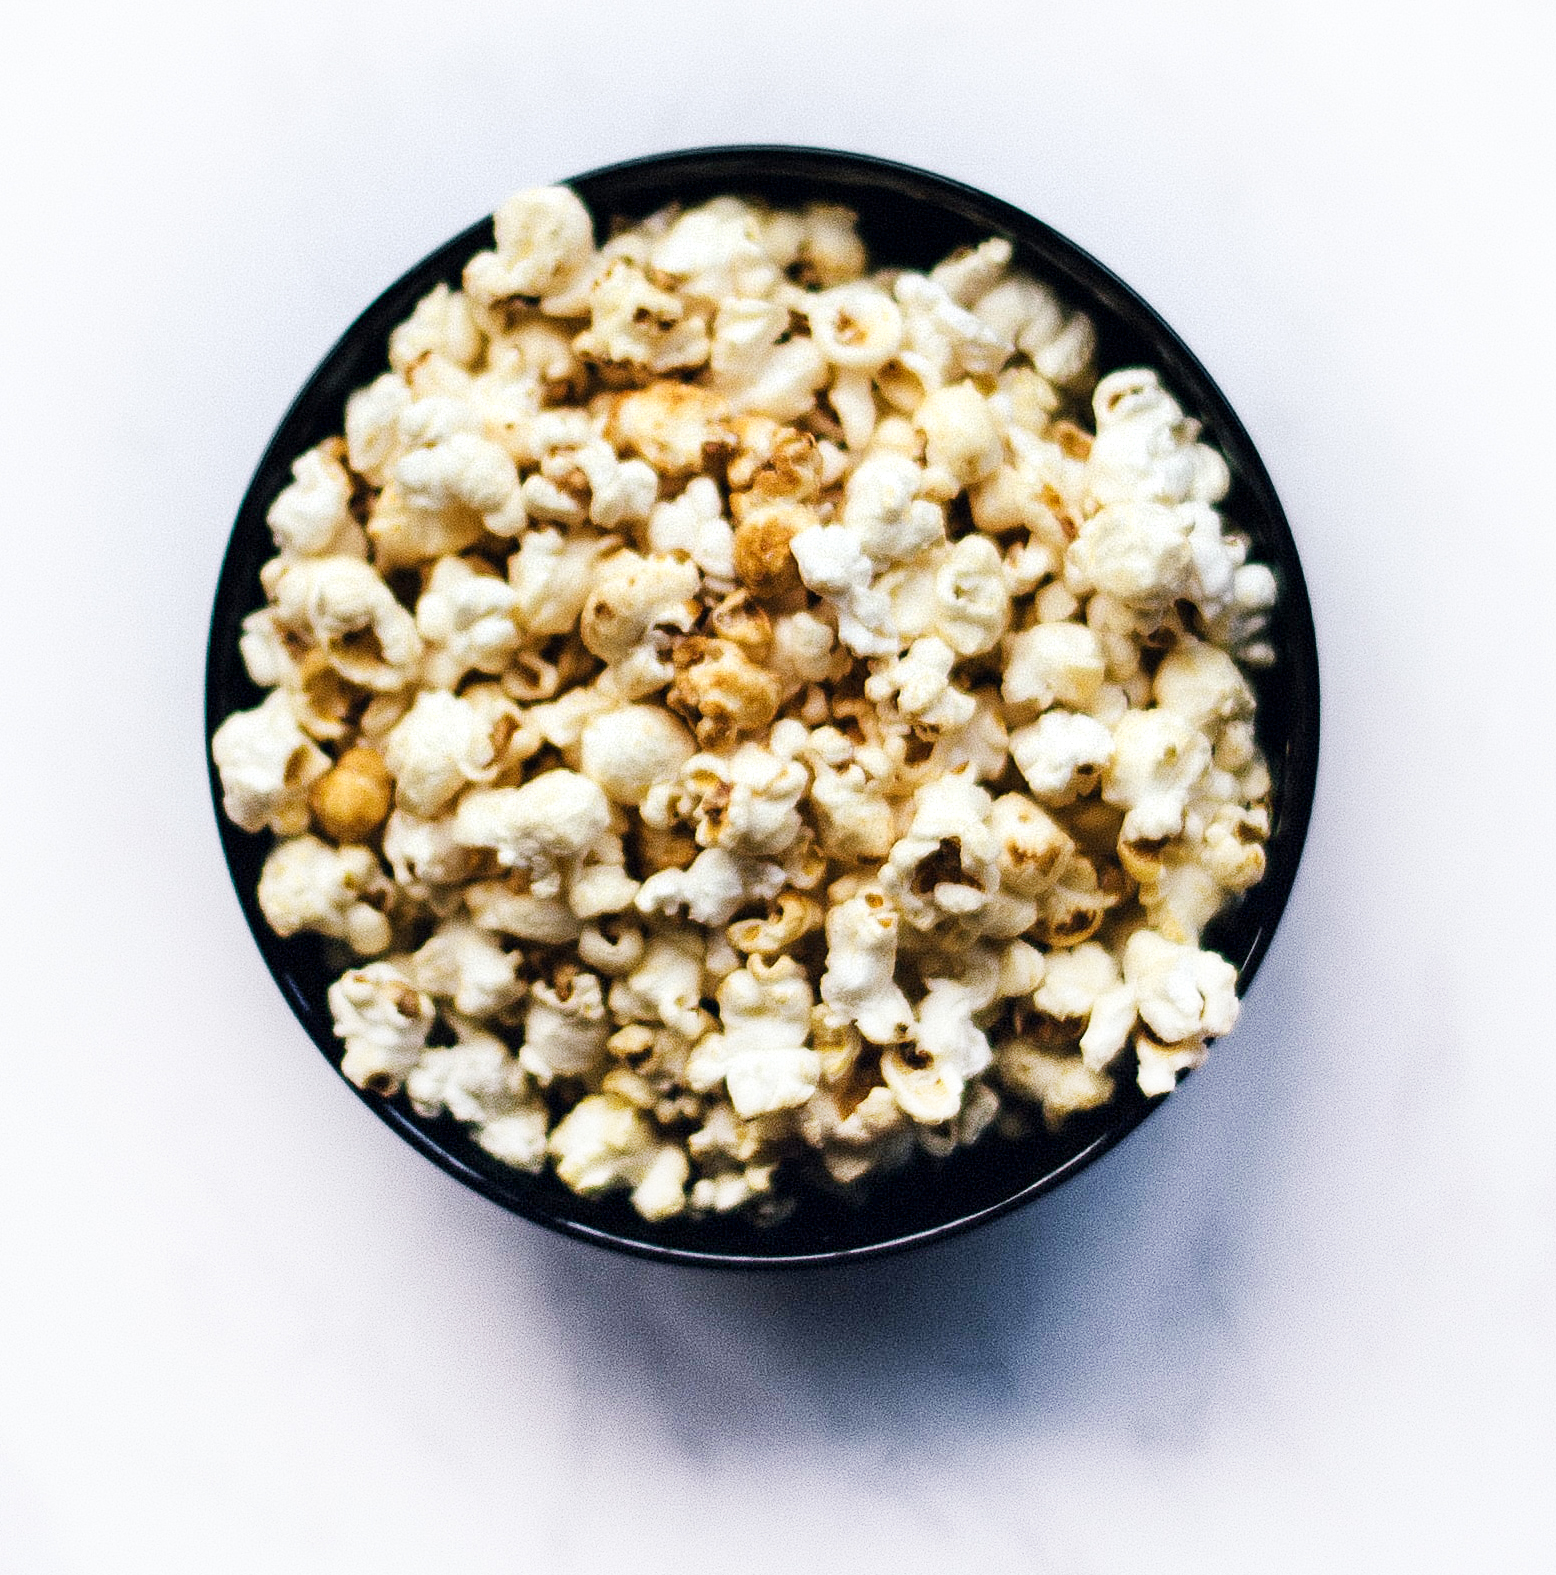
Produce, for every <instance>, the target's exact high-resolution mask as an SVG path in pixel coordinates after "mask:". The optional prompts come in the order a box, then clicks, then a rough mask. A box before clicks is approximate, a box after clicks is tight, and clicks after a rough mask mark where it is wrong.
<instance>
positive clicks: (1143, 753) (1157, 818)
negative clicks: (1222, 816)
mask: <svg viewBox="0 0 1556 1575" xmlns="http://www.w3.org/2000/svg"><path fill="white" fill-rule="evenodd" d="M1209 766H1210V743H1209V741H1208V740H1207V739H1206V737H1205V735H1204V734H1203V733H1201V732H1200V731H1199V730H1198V729H1197V728H1194V727H1191V726H1190V725H1189V724H1188V723H1187V722H1185V721H1184V720H1183V718H1182V717H1180V716H1179V715H1178V714H1177V713H1176V712H1174V711H1168V710H1165V709H1163V708H1162V707H1160V706H1156V707H1153V708H1152V709H1151V710H1149V711H1130V712H1128V713H1127V714H1126V715H1125V716H1124V717H1122V718H1121V719H1120V721H1119V723H1118V726H1117V727H1116V728H1114V730H1113V759H1112V761H1111V762H1110V763H1109V765H1108V767H1107V769H1106V770H1105V771H1104V773H1103V781H1102V796H1103V798H1104V799H1105V800H1106V801H1107V802H1108V803H1109V804H1116V805H1118V806H1119V807H1120V808H1121V809H1125V810H1127V811H1128V813H1127V814H1126V815H1125V816H1124V836H1125V837H1127V838H1128V839H1129V840H1131V841H1134V840H1136V839H1154V838H1159V837H1173V836H1176V835H1177V834H1178V833H1179V832H1180V831H1182V829H1183V815H1184V811H1185V809H1186V808H1187V807H1188V801H1189V795H1190V794H1191V793H1192V792H1193V791H1194V789H1195V787H1196V786H1197V785H1198V783H1199V781H1200V778H1201V777H1203V776H1204V774H1205V772H1206V770H1207V769H1208V768H1209Z"/></svg>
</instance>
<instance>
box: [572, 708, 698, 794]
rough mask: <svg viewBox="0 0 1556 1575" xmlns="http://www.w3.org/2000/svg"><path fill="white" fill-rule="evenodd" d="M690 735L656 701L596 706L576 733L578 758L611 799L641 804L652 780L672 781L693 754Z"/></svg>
mask: <svg viewBox="0 0 1556 1575" xmlns="http://www.w3.org/2000/svg"><path fill="white" fill-rule="evenodd" d="M696 752H697V745H696V742H695V741H694V740H693V738H692V735H691V734H690V733H689V732H688V731H687V730H686V727H685V725H684V724H683V723H681V722H680V721H679V720H678V719H677V718H675V717H674V716H672V715H671V714H670V713H669V712H668V711H666V710H664V709H663V708H662V707H660V706H656V705H626V706H619V707H617V708H616V709H615V710H611V711H604V712H601V714H600V715H598V716H596V717H593V718H592V719H591V720H590V721H588V722H587V723H585V724H584V728H583V731H582V733H581V734H580V735H579V764H580V768H581V770H582V772H583V774H584V776H586V777H587V778H588V779H589V780H590V781H591V782H596V783H598V784H599V785H600V787H601V788H603V789H604V791H605V794H606V797H608V798H609V799H611V800H612V802H614V803H617V804H630V805H633V806H634V807H638V806H641V805H642V803H643V800H644V799H645V798H647V796H648V794H649V792H650V790H651V789H652V788H654V787H655V786H656V785H657V784H660V783H668V782H674V781H675V780H676V779H677V777H678V776H679V775H680V772H681V768H682V767H683V766H684V765H685V764H686V762H687V761H688V760H690V759H691V757H692V756H693V755H694V754H696Z"/></svg>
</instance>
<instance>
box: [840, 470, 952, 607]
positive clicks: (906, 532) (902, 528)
mask: <svg viewBox="0 0 1556 1575" xmlns="http://www.w3.org/2000/svg"><path fill="white" fill-rule="evenodd" d="M923 477H924V473H923V471H922V470H920V469H919V467H918V466H917V465H916V464H914V463H913V461H912V460H911V459H909V458H908V457H907V456H906V455H904V454H892V453H884V454H872V455H870V456H868V457H867V458H865V459H863V460H861V461H860V462H859V465H858V466H857V467H856V468H855V470H854V472H853V474H852V475H851V476H850V477H849V478H848V484H847V488H846V491H845V498H844V503H843V523H844V524H845V525H846V526H848V528H849V529H850V530H851V531H853V532H854V534H855V535H856V536H857V537H858V538H859V545H860V548H861V549H862V550H863V551H864V552H865V553H866V554H867V555H868V556H869V557H870V559H871V560H872V562H874V563H876V564H890V563H902V562H906V561H908V560H909V559H912V558H916V557H917V556H918V555H919V553H921V552H922V551H923V550H924V549H925V548H926V547H935V546H938V545H939V544H940V543H941V542H943V541H944V540H945V511H944V510H943V509H942V508H941V506H940V505H939V504H938V503H935V502H934V501H932V500H931V499H928V498H921V497H919V496H918V491H919V486H920V484H921V482H922V481H923ZM812 588H813V589H814V587H812Z"/></svg>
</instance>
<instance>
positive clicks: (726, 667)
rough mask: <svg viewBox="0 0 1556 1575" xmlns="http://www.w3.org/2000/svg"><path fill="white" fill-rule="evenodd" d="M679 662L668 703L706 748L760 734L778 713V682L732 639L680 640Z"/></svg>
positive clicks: (677, 648) (677, 646)
mask: <svg viewBox="0 0 1556 1575" xmlns="http://www.w3.org/2000/svg"><path fill="white" fill-rule="evenodd" d="M673 660H674V663H675V667H676V676H675V679H674V681H673V682H672V683H671V685H670V692H669V693H668V694H667V695H666V697H665V698H666V701H667V702H668V704H669V706H670V709H671V710H672V711H678V712H679V713H680V714H681V715H682V716H684V717H685V718H686V720H687V721H688V722H690V723H691V724H692V727H693V730H694V731H695V732H696V734H697V742H698V743H699V744H701V745H702V747H703V748H704V749H718V748H720V747H721V746H722V745H724V744H727V743H730V742H731V741H732V740H733V739H735V738H737V737H738V736H739V735H740V734H742V733H754V732H756V730H757V729H758V728H763V727H766V726H767V724H768V723H769V722H771V721H772V719H773V718H774V717H775V716H776V715H777V714H778V702H779V700H780V699H781V698H782V691H781V689H780V688H779V684H778V680H777V679H776V678H775V677H774V676H773V675H772V674H771V673H770V672H768V671H767V670H766V669H765V668H762V667H758V666H757V665H756V663H755V662H753V661H752V660H751V659H750V657H748V656H747V655H746V654H745V652H744V651H742V650H741V648H740V647H739V646H738V645H736V644H735V643H734V642H733V641H732V640H720V639H710V638H708V637H707V636H706V635H692V636H690V637H689V638H687V639H685V640H679V641H677V642H676V644H675V647H674V655H673Z"/></svg>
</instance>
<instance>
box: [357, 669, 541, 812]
mask: <svg viewBox="0 0 1556 1575" xmlns="http://www.w3.org/2000/svg"><path fill="white" fill-rule="evenodd" d="M509 709H510V710H511V709H512V708H511V707H510V708H509ZM514 715H515V716H516V715H517V713H516V712H515V713H514ZM383 759H384V764H385V765H386V766H387V767H388V768H389V771H390V774H391V775H392V776H393V777H394V782H395V798H396V800H397V801H398V802H399V803H400V804H403V805H404V806H405V808H406V809H408V810H410V811H411V813H412V814H415V815H422V816H429V815H437V814H439V813H440V812H441V811H442V810H444V809H446V808H447V807H448V805H449V804H450V803H451V802H452V801H453V799H454V798H455V796H456V795H457V794H458V793H459V792H460V791H461V790H462V789H464V788H465V787H467V786H469V784H470V783H472V782H483V781H490V780H491V778H492V777H493V776H495V775H496V772H497V767H498V765H499V762H500V754H499V750H498V748H497V741H496V733H495V730H494V725H493V719H492V718H491V717H490V716H489V715H488V714H486V712H485V710H484V709H483V707H481V706H479V705H477V704H476V703H475V702H474V701H472V700H469V699H466V698H465V697H463V696H461V695H453V694H450V693H449V692H448V691H447V690H444V689H426V690H423V691H422V693H421V694H419V695H418V696H417V697H416V703H415V704H414V705H413V706H412V707H411V709H410V710H409V711H407V712H406V714H405V715H404V716H403V717H402V718H401V719H400V721H398V722H397V723H396V724H395V725H394V727H393V728H391V729H390V731H389V736H388V737H387V738H386V739H385V740H384V750H383Z"/></svg>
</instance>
